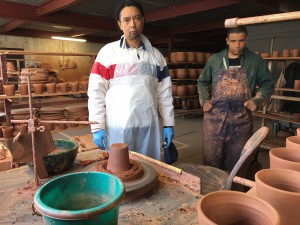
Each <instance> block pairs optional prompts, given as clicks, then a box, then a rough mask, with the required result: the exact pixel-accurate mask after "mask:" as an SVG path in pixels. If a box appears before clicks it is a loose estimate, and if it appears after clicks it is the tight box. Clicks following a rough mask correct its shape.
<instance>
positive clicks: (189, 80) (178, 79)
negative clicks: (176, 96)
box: [172, 78, 197, 81]
mask: <svg viewBox="0 0 300 225" xmlns="http://www.w3.org/2000/svg"><path fill="white" fill-rule="evenodd" d="M172 81H197V79H188V78H187V79H172Z"/></svg>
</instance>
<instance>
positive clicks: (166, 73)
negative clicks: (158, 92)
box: [156, 66, 170, 82]
mask: <svg viewBox="0 0 300 225" xmlns="http://www.w3.org/2000/svg"><path fill="white" fill-rule="evenodd" d="M156 71H157V75H158V77H157V78H158V82H161V81H162V80H163V79H164V78H166V77H168V76H170V74H169V69H168V66H164V68H163V70H160V66H156Z"/></svg>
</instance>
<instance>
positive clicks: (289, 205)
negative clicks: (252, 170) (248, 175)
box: [255, 128, 300, 225]
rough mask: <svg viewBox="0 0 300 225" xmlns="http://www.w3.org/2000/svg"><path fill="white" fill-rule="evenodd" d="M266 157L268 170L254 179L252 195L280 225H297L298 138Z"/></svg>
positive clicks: (299, 190)
mask: <svg viewBox="0 0 300 225" xmlns="http://www.w3.org/2000/svg"><path fill="white" fill-rule="evenodd" d="M298 129H299V128H298ZM298 133H299V135H300V130H299V132H298ZM269 156H270V169H265V170H261V171H259V172H258V173H256V175H255V183H256V186H255V188H256V195H257V196H258V197H259V198H261V199H263V200H265V201H266V202H268V203H270V204H271V205H272V206H273V207H274V208H275V209H276V210H277V212H278V213H279V216H280V220H281V224H289V225H296V224H299V221H300V214H299V209H300V136H290V137H287V138H286V147H281V148H273V149H271V150H270V152H269Z"/></svg>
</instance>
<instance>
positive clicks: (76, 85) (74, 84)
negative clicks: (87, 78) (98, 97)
mask: <svg viewBox="0 0 300 225" xmlns="http://www.w3.org/2000/svg"><path fill="white" fill-rule="evenodd" d="M70 87H71V91H73V92H76V91H79V82H71V83H70Z"/></svg>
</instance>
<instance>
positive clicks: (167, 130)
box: [162, 127, 174, 147]
mask: <svg viewBox="0 0 300 225" xmlns="http://www.w3.org/2000/svg"><path fill="white" fill-rule="evenodd" d="M173 138H174V130H173V127H164V128H163V135H162V141H163V142H165V141H166V142H167V145H166V147H169V146H170V144H171V142H172V140H173ZM166 139H167V140H166Z"/></svg>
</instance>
